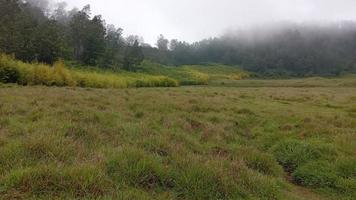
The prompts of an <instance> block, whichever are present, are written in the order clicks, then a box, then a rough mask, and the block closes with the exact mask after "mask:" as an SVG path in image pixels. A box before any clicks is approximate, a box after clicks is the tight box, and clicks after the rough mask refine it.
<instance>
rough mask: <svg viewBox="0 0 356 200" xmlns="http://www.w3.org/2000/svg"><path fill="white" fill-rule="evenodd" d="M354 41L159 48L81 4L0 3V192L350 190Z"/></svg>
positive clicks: (313, 33) (115, 196)
mask: <svg viewBox="0 0 356 200" xmlns="http://www.w3.org/2000/svg"><path fill="white" fill-rule="evenodd" d="M240 2H243V1H240ZM151 3H152V2H151ZM232 4H233V3H231V6H232ZM355 35H356V22H352V21H351V22H350V21H347V22H344V21H340V22H337V23H336V22H335V23H327V24H318V25H317V24H296V23H290V24H288V23H287V24H279V25H278V26H272V28H271V27H269V28H265V29H264V31H262V32H261V29H251V30H248V31H247V30H246V31H240V32H238V34H236V33H227V34H225V35H223V36H220V37H216V38H210V39H205V40H201V41H199V42H194V43H188V42H184V41H179V40H176V39H173V40H171V41H169V40H168V39H166V38H165V37H164V36H163V35H160V36H159V37H158V39H157V44H155V45H156V46H152V45H150V44H147V43H145V42H144V41H143V39H142V38H141V37H139V36H135V35H130V36H127V37H125V36H124V35H123V30H122V29H120V28H115V26H114V25H109V24H107V23H106V22H105V21H104V20H103V19H102V16H101V15H95V16H93V15H92V13H91V8H90V6H89V5H87V6H85V7H84V8H83V9H81V10H79V9H76V8H74V9H72V10H69V9H67V8H66V3H64V2H62V3H54V2H52V1H47V0H27V1H23V0H0V200H2V199H4V200H12V199H19V200H27V199H29V200H37V199H40V200H47V199H49V200H52V199H54V200H57V199H58V200H62V199H63V200H67V199H68V200H77V199H78V200H82V199H83V200H141V199H142V200H166V199H168V200H355V199H356V64H355V63H356V57H355V56H354V54H355V52H356V45H355V42H356V39H355V38H356V37H355Z"/></svg>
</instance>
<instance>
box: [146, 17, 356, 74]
mask: <svg viewBox="0 0 356 200" xmlns="http://www.w3.org/2000/svg"><path fill="white" fill-rule="evenodd" d="M160 41H161V42H160ZM167 41H168V40H166V39H164V38H160V39H159V40H158V44H161V45H158V48H159V51H157V54H149V53H147V54H145V55H147V58H150V59H153V60H155V61H156V62H161V63H165V64H171V65H184V64H197V63H200V64H202V63H222V64H226V65H240V66H242V67H243V68H244V69H246V70H249V71H252V72H256V73H258V74H260V75H264V76H313V75H325V76H328V75H331V76H332V75H340V74H343V73H356V23H355V22H351V21H344V22H337V23H336V22H335V23H324V24H320V23H304V24H297V23H280V24H274V25H269V26H268V25H266V26H262V27H259V28H250V29H245V30H239V31H231V32H229V33H226V34H224V35H223V36H221V37H216V38H210V39H205V40H202V41H199V42H195V43H192V44H189V43H186V42H184V41H178V40H171V41H170V42H168V44H167ZM161 46H163V47H161ZM167 48H168V50H167ZM157 55H159V56H157Z"/></svg>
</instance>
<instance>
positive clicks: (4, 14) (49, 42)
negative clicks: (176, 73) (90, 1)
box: [0, 0, 144, 70]
mask: <svg viewBox="0 0 356 200" xmlns="http://www.w3.org/2000/svg"><path fill="white" fill-rule="evenodd" d="M138 39H139V37H137V36H130V37H128V38H123V36H122V29H121V28H116V27H115V26H114V25H109V24H106V23H105V21H104V19H102V17H101V16H100V15H96V16H93V17H91V10H90V6H89V5H87V6H85V7H84V8H83V9H81V10H78V9H72V10H69V11H68V10H66V3H65V2H61V3H58V4H56V5H55V7H54V8H50V5H49V3H48V1H46V0H26V1H25V0H1V1H0V52H3V53H6V54H14V55H15V57H16V58H17V59H20V60H23V61H27V62H32V61H37V62H44V63H49V64H52V63H53V62H55V61H56V60H58V59H65V60H72V61H76V62H78V63H80V64H83V65H92V66H100V67H103V68H115V67H117V68H124V69H127V70H133V69H134V66H136V65H139V63H140V62H142V60H143V59H144V55H143V53H142V49H141V46H140V44H139V41H138Z"/></svg>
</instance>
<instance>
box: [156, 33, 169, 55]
mask: <svg viewBox="0 0 356 200" xmlns="http://www.w3.org/2000/svg"><path fill="white" fill-rule="evenodd" d="M168 44H169V40H167V39H166V38H165V37H164V36H163V35H162V34H161V35H160V36H159V37H158V39H157V47H158V49H159V50H160V51H168Z"/></svg>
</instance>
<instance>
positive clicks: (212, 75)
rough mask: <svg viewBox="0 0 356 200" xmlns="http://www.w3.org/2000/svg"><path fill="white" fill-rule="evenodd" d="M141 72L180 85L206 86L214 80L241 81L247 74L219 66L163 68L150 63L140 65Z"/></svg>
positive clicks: (231, 67) (238, 69)
mask: <svg viewBox="0 0 356 200" xmlns="http://www.w3.org/2000/svg"><path fill="white" fill-rule="evenodd" d="M141 72H143V73H146V74H151V75H161V76H168V77H171V78H173V79H175V80H177V81H178V82H179V83H180V84H181V85H207V84H209V83H210V82H212V81H214V80H241V79H244V78H248V77H249V74H248V73H247V72H244V71H243V70H241V69H240V67H236V66H235V67H233V66H226V65H221V64H206V65H185V66H180V67H174V66H165V65H160V64H156V63H152V62H150V61H145V62H144V63H143V64H142V69H141Z"/></svg>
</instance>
